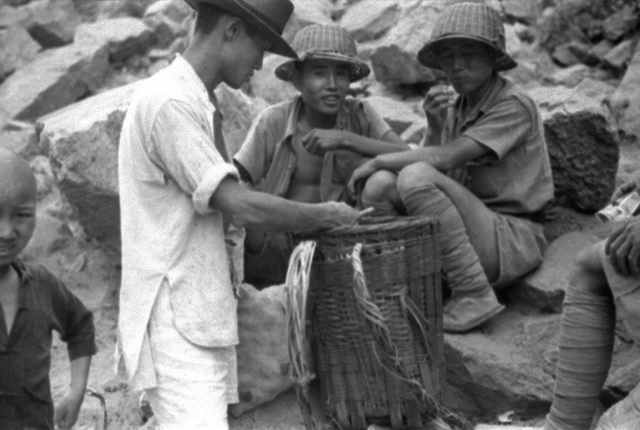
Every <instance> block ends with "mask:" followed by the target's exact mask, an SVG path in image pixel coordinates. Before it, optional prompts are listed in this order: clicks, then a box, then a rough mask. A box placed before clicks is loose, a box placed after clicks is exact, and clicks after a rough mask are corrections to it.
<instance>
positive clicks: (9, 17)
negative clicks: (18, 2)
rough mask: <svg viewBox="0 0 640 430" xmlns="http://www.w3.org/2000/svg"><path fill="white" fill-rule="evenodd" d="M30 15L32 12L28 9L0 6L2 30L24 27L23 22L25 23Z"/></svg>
mask: <svg viewBox="0 0 640 430" xmlns="http://www.w3.org/2000/svg"><path fill="white" fill-rule="evenodd" d="M30 15H31V12H29V10H28V9H27V8H24V7H21V8H15V7H11V6H7V5H6V4H0V28H8V27H12V26H19V27H22V22H25V21H26V20H27V19H28V18H29V16H30Z"/></svg>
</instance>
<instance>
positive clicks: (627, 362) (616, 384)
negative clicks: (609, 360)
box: [603, 341, 640, 401]
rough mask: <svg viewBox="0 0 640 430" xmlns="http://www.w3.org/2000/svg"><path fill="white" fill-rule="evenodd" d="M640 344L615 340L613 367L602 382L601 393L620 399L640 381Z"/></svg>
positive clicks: (613, 398) (610, 397) (615, 399)
mask: <svg viewBox="0 0 640 430" xmlns="http://www.w3.org/2000/svg"><path fill="white" fill-rule="evenodd" d="M639 348H640V346H638V345H636V344H628V343H624V342H620V341H618V342H616V344H615V354H614V359H613V361H614V363H613V366H612V367H613V369H612V371H611V372H609V376H608V377H607V380H606V382H605V384H604V390H603V391H604V392H603V394H604V395H605V396H607V397H608V398H609V399H611V400H614V401H617V400H621V398H622V397H624V396H625V395H626V394H628V393H629V392H630V391H631V390H633V389H634V388H635V387H636V386H638V384H639V383H640V358H638V356H639V355H638V354H639V353H640V350H639Z"/></svg>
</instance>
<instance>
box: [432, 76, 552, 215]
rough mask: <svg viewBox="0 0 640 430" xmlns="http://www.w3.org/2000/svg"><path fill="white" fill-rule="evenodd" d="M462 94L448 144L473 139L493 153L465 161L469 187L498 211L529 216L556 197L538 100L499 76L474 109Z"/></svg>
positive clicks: (453, 112)
mask: <svg viewBox="0 0 640 430" xmlns="http://www.w3.org/2000/svg"><path fill="white" fill-rule="evenodd" d="M466 103H467V100H466V98H465V97H464V96H461V97H458V99H457V100H456V104H455V106H454V107H453V109H450V110H449V115H448V116H447V121H446V123H445V128H444V131H443V139H442V141H443V142H444V144H445V145H446V144H448V143H451V142H453V141H455V139H456V138H458V137H459V136H466V137H468V138H470V139H473V140H474V141H476V142H477V143H479V144H480V145H482V146H484V147H485V148H487V149H489V154H487V155H486V156H484V157H481V158H480V159H476V160H473V161H471V162H468V163H467V164H466V169H467V178H466V181H465V184H464V185H465V186H466V187H467V188H468V189H469V190H470V191H471V192H473V193H474V194H475V195H476V196H477V197H478V198H479V199H480V200H482V201H483V202H484V204H486V205H487V207H489V208H491V209H492V210H495V211H496V212H500V213H504V214H511V215H526V214H531V213H534V212H537V211H540V210H541V209H543V208H544V207H545V205H546V204H547V203H548V202H549V201H551V199H552V198H553V179H552V176H551V164H550V161H549V155H548V152H547V145H546V141H545V137H544V128H543V124H542V119H541V117H540V113H539V111H538V107H537V106H536V104H535V102H534V101H533V100H532V99H531V98H530V97H529V96H527V95H526V94H525V93H524V92H523V91H522V90H520V89H519V88H518V87H517V86H516V85H515V84H513V83H512V82H511V81H508V80H506V79H504V78H502V77H501V76H499V75H497V74H496V75H495V76H494V77H493V80H492V82H491V86H490V88H489V90H488V91H487V92H486V93H485V95H484V97H483V99H482V100H481V101H480V103H478V104H477V106H476V107H475V108H474V109H473V110H471V111H470V112H465V104H466Z"/></svg>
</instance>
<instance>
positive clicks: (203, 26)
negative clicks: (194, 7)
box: [194, 3, 258, 37]
mask: <svg viewBox="0 0 640 430" xmlns="http://www.w3.org/2000/svg"><path fill="white" fill-rule="evenodd" d="M224 15H231V16H236V15H232V14H230V13H229V12H227V11H226V10H224V9H220V8H219V7H217V6H212V5H209V4H206V3H203V4H200V5H199V7H198V14H197V16H196V23H195V27H194V28H195V31H196V32H198V33H202V34H209V33H210V32H211V31H212V30H213V29H214V28H215V27H216V26H217V25H218V23H219V22H220V18H221V17H222V16H224ZM236 17H237V16H236ZM237 18H239V19H241V18H240V17H237ZM241 20H242V22H244V24H245V28H246V30H247V35H248V36H249V37H254V36H256V35H257V34H258V31H257V30H256V29H255V28H253V27H252V26H250V25H248V24H247V23H246V21H245V20H243V19H241Z"/></svg>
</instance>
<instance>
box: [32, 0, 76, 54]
mask: <svg viewBox="0 0 640 430" xmlns="http://www.w3.org/2000/svg"><path fill="white" fill-rule="evenodd" d="M24 7H25V8H28V10H29V12H30V13H29V16H28V18H27V19H25V20H24V21H23V23H22V25H23V26H24V27H25V28H26V29H27V31H28V32H29V34H30V35H31V37H33V38H34V39H35V40H36V41H38V43H39V44H40V45H42V47H43V48H54V47H58V46H63V45H66V44H69V43H71V42H72V41H73V33H74V32H75V29H76V27H78V26H79V25H80V24H81V22H82V17H81V16H80V14H79V13H78V12H77V11H76V9H75V8H74V5H73V1H72V0H40V1H35V2H32V3H30V4H28V5H27V6H24Z"/></svg>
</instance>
